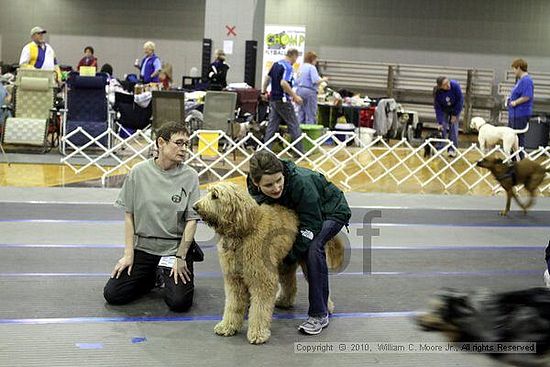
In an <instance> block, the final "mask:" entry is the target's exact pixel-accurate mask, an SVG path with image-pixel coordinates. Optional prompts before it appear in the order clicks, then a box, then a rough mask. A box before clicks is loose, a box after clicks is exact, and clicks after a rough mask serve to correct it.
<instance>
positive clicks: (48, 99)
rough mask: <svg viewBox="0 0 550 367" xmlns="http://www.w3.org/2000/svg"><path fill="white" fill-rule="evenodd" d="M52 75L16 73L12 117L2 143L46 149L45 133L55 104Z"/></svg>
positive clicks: (26, 70)
mask: <svg viewBox="0 0 550 367" xmlns="http://www.w3.org/2000/svg"><path fill="white" fill-rule="evenodd" d="M54 87H55V74H54V72H53V71H47V70H36V69H19V71H18V73H17V77H16V82H15V117H8V118H7V119H6V123H5V126H4V134H3V135H2V142H3V143H4V144H10V145H14V146H18V145H19V146H20V145H23V146H25V147H33V146H34V147H37V146H38V147H42V150H41V152H42V153H45V152H46V151H47V150H48V149H49V144H48V141H47V132H48V125H49V120H50V116H51V113H52V107H53V102H54Z"/></svg>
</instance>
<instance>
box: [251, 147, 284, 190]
mask: <svg viewBox="0 0 550 367" xmlns="http://www.w3.org/2000/svg"><path fill="white" fill-rule="evenodd" d="M249 167H250V168H249V172H250V177H251V178H252V182H254V183H258V182H260V180H261V179H262V176H263V175H272V174H275V173H279V172H283V163H282V162H281V161H280V160H279V158H277V156H276V155H275V154H273V153H271V152H270V151H269V150H260V151H257V152H256V153H254V155H253V156H252V158H250V162H249Z"/></svg>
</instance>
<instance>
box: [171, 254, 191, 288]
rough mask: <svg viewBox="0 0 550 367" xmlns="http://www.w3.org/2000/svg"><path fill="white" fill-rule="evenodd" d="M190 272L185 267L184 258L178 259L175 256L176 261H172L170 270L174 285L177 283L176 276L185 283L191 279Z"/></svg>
mask: <svg viewBox="0 0 550 367" xmlns="http://www.w3.org/2000/svg"><path fill="white" fill-rule="evenodd" d="M190 275H191V272H190V271H189V268H188V267H187V262H186V261H185V259H178V258H176V262H175V263H174V266H173V267H172V271H171V272H170V276H173V277H174V282H175V283H176V285H177V284H178V278H181V280H182V281H183V284H187V282H190V281H191V276H190Z"/></svg>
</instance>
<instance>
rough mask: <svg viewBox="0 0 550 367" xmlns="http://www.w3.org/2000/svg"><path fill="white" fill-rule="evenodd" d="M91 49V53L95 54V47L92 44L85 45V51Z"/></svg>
mask: <svg viewBox="0 0 550 367" xmlns="http://www.w3.org/2000/svg"><path fill="white" fill-rule="evenodd" d="M88 50H89V51H90V53H91V54H92V55H93V54H94V48H93V47H92V46H86V47H84V52H86V51H88Z"/></svg>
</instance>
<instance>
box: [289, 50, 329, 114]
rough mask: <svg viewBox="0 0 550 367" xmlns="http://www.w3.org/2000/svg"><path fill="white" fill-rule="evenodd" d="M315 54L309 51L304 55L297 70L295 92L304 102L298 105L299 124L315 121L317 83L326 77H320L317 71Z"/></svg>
mask: <svg viewBox="0 0 550 367" xmlns="http://www.w3.org/2000/svg"><path fill="white" fill-rule="evenodd" d="M316 66H317V54H316V53H315V52H312V51H309V52H307V53H306V54H305V56H304V63H303V64H302V66H300V70H298V78H297V80H296V84H297V85H298V88H297V89H296V94H298V95H299V96H300V97H301V98H302V100H303V101H304V103H303V104H302V105H301V106H299V107H298V122H299V123H301V124H316V123H317V90H318V89H319V83H321V82H322V81H326V80H327V78H321V77H320V76H319V72H318V71H317V68H316Z"/></svg>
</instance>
